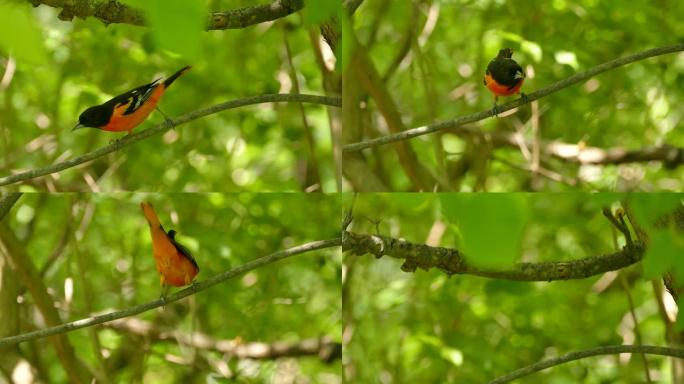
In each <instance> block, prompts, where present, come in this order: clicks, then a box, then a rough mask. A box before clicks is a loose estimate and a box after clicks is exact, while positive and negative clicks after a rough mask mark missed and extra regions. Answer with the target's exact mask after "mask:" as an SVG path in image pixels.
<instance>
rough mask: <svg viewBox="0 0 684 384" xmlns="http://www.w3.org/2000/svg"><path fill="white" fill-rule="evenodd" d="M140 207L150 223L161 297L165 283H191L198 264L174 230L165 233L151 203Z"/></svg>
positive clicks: (197, 270) (197, 269)
mask: <svg viewBox="0 0 684 384" xmlns="http://www.w3.org/2000/svg"><path fill="white" fill-rule="evenodd" d="M140 208H142V211H143V214H144V215H145V218H146V219H147V223H148V224H149V225H150V235H151V236H152V254H153V255H154V260H155V262H156V264H157V271H159V275H160V277H159V281H160V283H161V285H162V299H163V298H164V288H165V287H166V286H167V285H172V286H174V287H182V286H184V285H188V284H190V283H192V280H193V279H194V278H195V276H196V275H197V273H199V266H197V262H196V261H195V259H194V258H193V257H192V255H191V254H190V251H188V249H187V248H185V247H184V246H182V245H181V244H179V243H178V242H177V241H176V239H175V237H176V231H174V230H170V231H168V233H167V232H166V231H165V230H164V227H162V225H161V223H160V222H159V218H158V217H157V213H156V212H155V211H154V207H152V204H151V203H148V202H145V203H141V204H140Z"/></svg>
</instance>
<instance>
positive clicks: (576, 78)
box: [342, 43, 684, 152]
mask: <svg viewBox="0 0 684 384" xmlns="http://www.w3.org/2000/svg"><path fill="white" fill-rule="evenodd" d="M679 51H684V43H682V44H675V45H668V46H665V47H659V48H653V49H649V50H646V51H643V52H639V53H635V54H633V55H629V56H625V57H621V58H619V59H615V60H612V61H609V62H606V63H603V64H600V65H597V66H595V67H593V68H591V69H589V70H587V71H584V72H582V73H578V74H575V75H573V76H570V77H568V78H565V79H563V80H560V81H557V82H555V83H553V84H551V85H549V86H548V87H546V88H542V89H540V90H538V91H535V92H532V93H530V94H528V95H527V102H532V101H534V100H538V99H541V98H542V97H546V96H548V95H550V94H552V93H555V92H558V91H559V90H561V89H563V88H566V87H569V86H571V85H574V84H577V83H579V82H582V81H585V80H587V79H589V78H591V77H593V76H596V75H598V74H600V73H603V72H606V71H609V70H611V69H615V68H618V67H621V66H623V65H627V64H630V63H633V62H635V61H639V60H644V59H647V58H650V57H654V56H660V55H665V54H668V53H673V52H679ZM523 104H525V102H523V101H522V99H517V100H514V101H512V102H510V103H507V104H505V105H503V106H499V114H501V113H503V112H505V111H508V110H510V109H513V108H516V107H519V106H521V105H523ZM490 116H494V114H493V112H492V110H491V109H488V110H485V111H481V112H477V113H472V114H470V115H465V116H461V117H458V118H456V119H453V120H448V121H441V122H437V123H433V124H429V125H426V126H423V127H418V128H413V129H409V130H406V131H403V132H399V133H395V134H391V135H387V136H382V137H378V138H375V139H370V140H366V141H361V142H358V143H353V144H346V145H344V146H343V147H342V150H343V151H344V152H352V151H360V150H362V149H365V148H370V147H376V146H379V145H385V144H389V143H394V142H397V141H403V140H408V139H412V138H414V137H418V136H422V135H427V134H429V133H433V132H437V131H441V130H444V129H453V128H456V127H459V126H461V125H464V124H468V123H474V122H476V121H480V120H483V119H486V118H487V117H490ZM477 131H479V130H477ZM480 132H481V131H480Z"/></svg>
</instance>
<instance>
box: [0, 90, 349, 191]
mask: <svg viewBox="0 0 684 384" xmlns="http://www.w3.org/2000/svg"><path fill="white" fill-rule="evenodd" d="M274 102H301V103H311V104H322V105H328V106H333V107H340V106H341V105H342V101H341V100H340V99H339V98H335V97H327V96H316V95H305V94H299V95H295V94H270V95H261V96H253V97H247V98H244V99H237V100H231V101H227V102H225V103H221V104H216V105H213V106H211V107H208V108H204V109H199V110H197V111H194V112H190V113H187V114H185V115H182V116H180V117H178V118H177V119H174V120H171V123H170V124H167V123H162V124H158V125H156V126H154V127H152V128H148V129H146V130H144V131H141V132H139V133H136V134H132V135H127V136H125V137H123V138H121V139H119V140H117V141H115V142H114V143H112V144H109V145H107V146H104V147H102V148H99V149H96V150H94V151H91V152H88V153H86V154H84V155H81V156H79V157H75V158H73V159H70V160H66V161H63V162H61V163H57V164H52V165H49V166H47V167H43V168H36V169H32V170H29V171H25V172H21V173H17V174H14V175H11V176H5V177H0V186H2V185H9V184H14V183H16V182H19V181H25V180H29V179H34V178H36V177H40V176H45V175H49V174H51V173H56V172H60V171H63V170H65V169H68V168H73V167H75V166H77V165H79V164H83V163H85V162H88V161H91V160H94V159H97V158H99V157H102V156H104V155H106V154H108V153H112V152H116V151H118V150H120V149H122V148H125V147H128V146H129V145H132V144H133V143H136V142H138V141H140V140H143V139H146V138H148V137H150V136H153V135H156V134H158V133H162V132H166V131H168V130H169V129H171V128H173V127H177V126H180V125H183V124H185V123H188V122H190V121H193V120H196V119H199V118H201V117H205V116H209V115H212V114H214V113H218V112H221V111H225V110H227V109H233V108H239V107H244V106H246V105H254V104H261V103H274Z"/></svg>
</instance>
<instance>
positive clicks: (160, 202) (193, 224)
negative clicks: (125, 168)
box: [0, 193, 341, 383]
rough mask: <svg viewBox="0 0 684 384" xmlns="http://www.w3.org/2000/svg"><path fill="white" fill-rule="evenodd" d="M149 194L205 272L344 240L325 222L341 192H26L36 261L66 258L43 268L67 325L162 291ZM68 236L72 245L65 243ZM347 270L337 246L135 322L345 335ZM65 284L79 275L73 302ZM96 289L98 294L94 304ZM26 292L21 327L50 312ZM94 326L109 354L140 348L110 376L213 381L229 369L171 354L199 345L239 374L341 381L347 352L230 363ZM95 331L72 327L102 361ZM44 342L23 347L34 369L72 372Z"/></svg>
mask: <svg viewBox="0 0 684 384" xmlns="http://www.w3.org/2000/svg"><path fill="white" fill-rule="evenodd" d="M142 201H151V202H152V203H153V205H154V206H155V208H156V210H157V213H158V214H159V216H160V220H161V222H162V224H163V225H164V226H165V228H166V229H167V230H168V229H176V230H177V231H178V233H179V234H178V236H179V237H178V239H179V241H180V242H181V243H182V244H184V245H186V246H187V247H188V248H189V249H190V250H191V251H192V253H193V254H194V256H195V259H196V260H197V262H198V264H199V266H200V269H201V271H200V273H199V275H198V276H197V279H198V280H205V279H207V278H209V277H211V276H214V275H216V274H218V273H221V272H223V271H226V270H228V269H231V268H235V267H237V266H239V265H242V264H244V263H246V262H248V261H250V260H253V259H255V258H257V257H260V256H265V255H267V254H270V253H273V252H275V251H279V250H282V249H285V248H289V247H293V246H296V245H299V244H303V243H306V242H310V241H314V240H323V239H331V238H335V237H336V236H339V223H338V221H337V220H321V219H320V218H329V217H338V216H339V213H340V205H339V199H338V198H337V197H335V196H326V195H304V194H206V195H200V194H143V193H136V194H128V193H119V194H107V195H103V194H63V195H48V194H29V195H25V196H23V197H22V198H21V199H20V200H19V201H18V202H17V203H16V205H15V207H14V208H13V210H12V211H11V212H10V213H9V215H8V217H7V218H6V220H7V219H9V222H8V225H9V226H10V227H11V229H12V230H13V231H14V232H15V233H16V235H17V236H18V237H19V238H20V240H21V241H22V243H23V244H24V247H25V251H26V253H27V254H28V255H29V256H30V257H31V262H32V263H33V264H34V265H36V266H37V268H39V269H43V268H44V266H46V265H47V260H48V259H49V258H50V256H51V254H53V253H56V254H57V255H58V256H57V258H56V260H55V261H54V262H53V263H51V264H50V266H49V267H47V268H45V273H44V275H43V282H44V284H45V285H46V286H47V288H48V291H49V293H50V295H51V296H52V299H53V301H54V303H55V305H56V306H57V308H59V311H60V315H61V317H62V320H63V321H72V320H77V319H81V318H84V317H88V316H90V314H91V313H93V312H100V311H103V312H109V311H112V310H117V309H124V308H127V307H130V306H134V305H138V304H142V303H145V302H149V301H152V300H156V299H158V298H159V294H160V292H161V290H160V286H159V275H158V273H157V271H156V269H155V265H154V259H153V257H152V248H151V247H152V246H151V240H150V235H149V230H148V226H147V222H146V221H145V218H144V216H143V215H142V212H141V210H140V206H139V205H140V202H142ZM64 236H66V239H67V242H66V246H65V248H63V249H62V250H61V251H56V250H57V249H58V244H59V243H60V239H61V238H62V237H64ZM340 266H341V254H340V251H339V248H330V249H326V250H321V251H315V252H311V253H306V254H302V255H298V256H295V257H292V258H290V259H286V260H283V261H280V262H278V263H276V264H270V265H267V266H265V267H262V268H259V269H257V270H254V271H252V272H249V273H247V274H245V275H243V276H239V277H237V278H235V279H232V280H229V281H226V282H224V283H222V284H220V285H218V286H215V287H212V288H210V289H209V290H205V291H202V292H200V293H198V294H196V295H194V296H192V297H191V298H189V299H186V300H182V301H180V302H179V303H174V304H171V305H167V306H166V308H165V309H163V310H162V309H161V308H160V309H157V310H152V311H148V312H145V313H143V314H140V315H137V316H135V318H136V319H142V320H147V321H150V322H152V323H154V325H155V327H157V329H158V330H161V331H174V330H178V331H183V332H191V331H197V332H202V333H205V334H208V335H209V336H210V337H211V338H213V339H215V340H221V339H223V340H240V341H241V342H244V343H248V342H252V341H261V342H266V343H272V342H277V341H290V342H297V341H301V340H303V339H308V338H318V337H322V336H328V337H331V338H332V340H333V341H336V342H339V341H340V338H341V334H340V332H341V327H340V324H341V319H340V311H341V309H340V308H341V305H340V278H339V276H340ZM67 282H71V283H73V295H72V297H70V298H69V297H68V296H67V295H66V294H65V286H66V284H67ZM173 291H175V289H174V290H172V292H173ZM88 296H90V297H92V300H91V301H90V302H89V301H88V300H87V297H88ZM20 299H21V300H20V301H19V302H20V303H21V304H19V305H20V307H21V308H20V311H11V312H10V311H8V312H6V313H19V314H20V315H21V319H20V324H21V329H20V330H15V332H16V333H22V332H27V331H29V330H32V329H33V328H34V327H40V324H41V321H42V320H41V319H40V317H39V316H38V315H36V313H35V312H34V310H33V308H34V306H33V303H32V297H31V295H28V294H24V295H21V297H20ZM15 305H16V303H15ZM0 311H2V308H0ZM7 321H9V319H7ZM90 329H91V330H93V331H91V332H95V335H96V337H98V338H99V340H100V343H101V345H102V348H103V349H104V350H105V354H104V356H115V355H117V353H118V352H119V351H121V350H126V348H130V347H131V345H132V346H134V348H133V350H136V351H137V352H136V353H131V354H130V355H128V356H126V358H127V359H129V360H126V358H125V359H124V361H125V362H124V364H122V365H120V366H118V367H117V368H116V369H113V370H110V371H108V373H109V375H110V376H109V378H110V379H111V380H112V382H138V381H140V380H142V382H145V383H148V382H149V383H158V382H180V381H185V380H191V382H206V381H205V380H209V379H210V378H211V377H214V378H219V377H223V375H221V374H219V371H217V370H215V369H214V368H212V367H208V366H203V365H202V364H199V365H194V364H190V363H173V362H172V361H173V360H169V359H168V357H169V356H178V357H179V358H184V359H189V361H193V360H192V356H194V354H195V353H197V354H198V356H201V357H202V358H204V359H207V360H209V361H213V362H215V363H217V362H221V361H222V360H223V361H224V363H227V366H228V368H229V369H230V370H231V372H232V375H233V376H232V377H233V379H234V380H236V382H254V381H257V382H266V381H270V380H272V379H273V378H274V377H278V376H280V377H290V378H291V379H292V380H311V381H315V382H339V381H340V379H339V376H340V370H341V368H340V363H339V360H337V361H334V362H333V363H332V364H325V363H323V362H322V361H321V360H320V359H318V358H317V357H301V358H295V359H292V358H290V359H287V358H286V359H281V360H270V361H269V360H265V361H263V362H258V361H250V360H241V359H228V358H225V357H223V356H221V355H220V354H218V353H216V352H210V351H205V350H202V349H198V350H192V349H191V348H187V347H179V345H178V344H177V343H175V342H153V343H149V342H148V341H147V342H146V341H145V340H144V339H143V338H136V337H133V336H131V335H128V334H127V333H125V332H119V331H116V330H111V329H106V328H100V327H94V328H90ZM91 336H92V335H91V334H90V332H89V330H88V329H83V330H78V331H75V332H72V333H70V334H69V339H70V341H71V343H72V344H73V345H74V349H75V350H76V351H77V356H78V357H79V358H80V359H83V360H84V361H86V363H87V364H89V365H90V366H93V367H97V368H101V366H100V365H99V363H98V361H97V359H96V358H95V355H94V354H93V348H92V345H93V344H92V342H93V341H92V338H91ZM45 342H46V341H45V340H36V341H32V342H27V343H24V344H22V345H21V351H23V353H24V356H25V357H26V358H27V359H28V360H29V361H30V362H31V364H32V365H34V366H37V367H42V368H43V369H45V372H42V373H43V374H44V375H45V376H44V377H46V378H50V380H51V382H63V381H65V380H66V377H65V376H64V372H63V370H62V369H61V366H60V365H59V363H58V360H57V359H56V357H55V352H54V349H53V348H43V347H41V346H43V345H45ZM37 349H38V350H39V351H38V352H36V351H37ZM106 361H107V359H105V362H106ZM110 363H111V362H110ZM107 364H109V363H107ZM140 364H142V366H141V365H140ZM110 368H111V367H110ZM288 375H289V376H288ZM335 378H337V379H336V380H335Z"/></svg>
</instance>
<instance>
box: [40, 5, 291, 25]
mask: <svg viewBox="0 0 684 384" xmlns="http://www.w3.org/2000/svg"><path fill="white" fill-rule="evenodd" d="M29 1H30V2H31V3H32V4H33V6H34V7H37V6H39V5H41V4H44V5H47V6H49V7H53V8H60V9H62V12H61V13H60V14H59V18H60V19H61V20H71V19H73V18H74V16H76V17H80V18H82V19H85V18H87V17H95V18H97V19H99V20H101V21H102V22H103V23H105V24H132V25H145V17H144V13H143V11H142V10H140V9H138V8H134V7H131V6H128V5H126V4H123V3H121V2H119V1H116V0H95V1H93V0H29ZM302 8H304V0H274V1H273V2H271V3H270V4H262V5H254V6H250V7H245V8H240V9H234V10H229V11H224V12H210V13H209V15H208V21H207V30H217V29H237V28H245V27H248V26H250V25H255V24H259V23H263V22H266V21H273V20H277V19H280V18H283V17H285V16H288V15H290V14H292V13H294V12H297V11H299V10H301V9H302Z"/></svg>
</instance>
